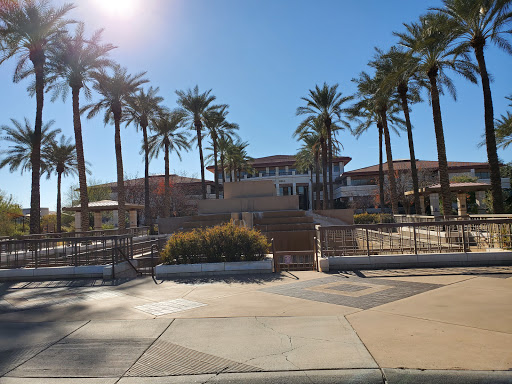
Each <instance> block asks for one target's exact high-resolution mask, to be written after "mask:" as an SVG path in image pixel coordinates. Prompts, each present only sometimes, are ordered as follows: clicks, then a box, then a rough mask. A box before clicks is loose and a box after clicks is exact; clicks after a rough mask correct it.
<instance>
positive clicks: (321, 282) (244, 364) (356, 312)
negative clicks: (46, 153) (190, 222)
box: [0, 267, 512, 384]
mask: <svg viewBox="0 0 512 384" xmlns="http://www.w3.org/2000/svg"><path fill="white" fill-rule="evenodd" d="M469 273H472V274H469ZM510 303H512V268H508V267H494V268H473V269H442V270H401V271H363V272H362V273H358V274H353V273H351V274H321V273H316V272H294V273H293V274H288V273H284V274H283V275H272V276H263V277H257V276H247V277H236V278H225V279H218V280H201V279H194V280H182V281H174V282H173V281H164V282H158V284H155V283H154V282H153V280H151V279H150V278H139V279H135V280H131V281H125V282H117V283H114V284H108V283H104V282H102V281H82V282H76V281H73V282H42V283H34V282H33V283H12V284H3V285H0V384H4V383H5V384H11V383H15V384H17V383H30V384H31V383H42V384H45V383H70V384H74V383H91V384H93V383H94V384H95V383H121V384H128V383H155V384H157V383H158V384H159V383H170V382H172V383H206V382H208V383H239V382H250V383H264V382H265V383H280V382H282V383H311V382H314V383H338V382H350V383H383V382H385V381H384V378H385V379H386V380H387V383H432V382H443V383H452V382H453V383H473V382H474V383H477V382H478V383H486V382H488V383H512V371H511V369H512V306H511V305H510ZM383 377H384V378H383Z"/></svg>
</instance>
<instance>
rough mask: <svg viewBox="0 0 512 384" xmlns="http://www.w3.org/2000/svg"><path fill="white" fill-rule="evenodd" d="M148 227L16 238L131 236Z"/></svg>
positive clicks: (146, 230) (148, 229) (4, 238)
mask: <svg viewBox="0 0 512 384" xmlns="http://www.w3.org/2000/svg"><path fill="white" fill-rule="evenodd" d="M149 231H150V227H135V228H126V229H125V230H124V232H122V233H121V232H120V230H119V229H96V230H93V231H72V232H60V233H40V234H33V235H25V236H21V237H20V238H19V239H18V240H44V239H64V238H70V237H77V238H85V237H111V236H117V235H132V236H135V237H137V236H147V235H149ZM10 240H14V239H13V238H8V237H2V238H0V242H4V241H10Z"/></svg>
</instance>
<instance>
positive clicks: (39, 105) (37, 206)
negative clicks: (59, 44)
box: [30, 54, 44, 234]
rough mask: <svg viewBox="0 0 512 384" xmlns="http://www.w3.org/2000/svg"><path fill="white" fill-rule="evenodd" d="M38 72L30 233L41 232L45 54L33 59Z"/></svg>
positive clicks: (32, 154)
mask: <svg viewBox="0 0 512 384" xmlns="http://www.w3.org/2000/svg"><path fill="white" fill-rule="evenodd" d="M32 63H33V64H34V70H35V74H36V124H35V127H34V146H33V148H32V153H31V154H30V162H31V166H32V188H31V194H30V233H31V234H34V233H40V232H41V196H40V184H39V183H40V177H39V176H40V170H41V130H42V127H43V104H44V55H43V54H41V57H36V58H34V59H32Z"/></svg>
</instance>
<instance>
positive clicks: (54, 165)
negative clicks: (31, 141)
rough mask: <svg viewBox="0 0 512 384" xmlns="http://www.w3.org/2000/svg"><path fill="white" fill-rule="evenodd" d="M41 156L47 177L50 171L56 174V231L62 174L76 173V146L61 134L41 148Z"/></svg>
mask: <svg viewBox="0 0 512 384" xmlns="http://www.w3.org/2000/svg"><path fill="white" fill-rule="evenodd" d="M43 157H44V158H45V161H46V163H47V165H48V166H47V169H46V173H47V177H48V178H50V176H51V175H52V173H54V172H55V173H56V174H57V232H58V233H60V232H62V204H61V184H62V176H70V175H74V174H77V173H78V165H77V163H78V161H77V157H76V146H75V144H74V143H73V142H72V139H71V138H67V139H66V137H65V136H64V135H62V136H61V137H60V140H59V141H58V142H57V141H55V140H52V141H51V142H50V143H49V145H48V146H46V147H45V148H44V149H43Z"/></svg>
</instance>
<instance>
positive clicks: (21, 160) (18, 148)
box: [0, 118, 60, 174]
mask: <svg viewBox="0 0 512 384" xmlns="http://www.w3.org/2000/svg"><path fill="white" fill-rule="evenodd" d="M11 123H12V126H8V125H3V126H2V127H1V128H0V129H1V130H2V131H3V135H2V137H1V139H2V140H4V141H6V142H8V143H12V145H10V146H9V147H8V149H5V150H2V151H0V154H2V155H4V158H3V159H2V160H1V161H0V168H4V167H6V166H9V172H15V171H17V170H18V169H20V171H21V174H23V172H29V171H31V170H32V152H33V151H34V146H35V133H34V128H32V126H33V124H32V123H31V122H30V121H29V120H28V119H27V118H25V121H24V122H23V123H22V122H19V121H17V120H14V119H11ZM53 124H55V121H53V120H51V121H49V122H48V123H46V124H43V128H42V130H41V149H42V151H43V152H44V150H45V148H47V147H48V146H49V145H50V144H51V143H52V142H53V141H54V140H55V136H57V134H59V133H60V129H52V126H53ZM40 164H41V174H42V173H44V172H47V168H48V164H47V161H46V158H45V157H44V156H43V157H41V161H40Z"/></svg>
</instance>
